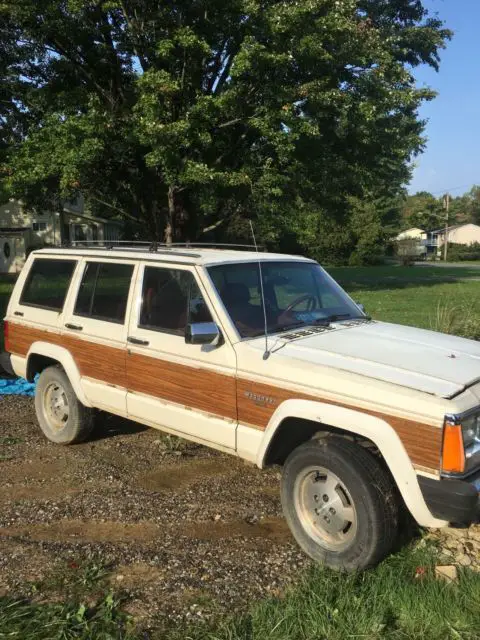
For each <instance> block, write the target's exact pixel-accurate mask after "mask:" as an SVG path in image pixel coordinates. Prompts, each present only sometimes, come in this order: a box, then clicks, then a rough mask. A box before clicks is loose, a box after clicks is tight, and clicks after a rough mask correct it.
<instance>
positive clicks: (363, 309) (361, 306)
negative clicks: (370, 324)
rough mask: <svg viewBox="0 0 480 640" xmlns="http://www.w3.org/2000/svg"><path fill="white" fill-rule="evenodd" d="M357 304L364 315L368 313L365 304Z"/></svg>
mask: <svg viewBox="0 0 480 640" xmlns="http://www.w3.org/2000/svg"><path fill="white" fill-rule="evenodd" d="M355 304H356V305H357V307H358V308H359V309H360V311H361V312H362V313H366V311H365V305H364V304H362V303H361V302H355Z"/></svg>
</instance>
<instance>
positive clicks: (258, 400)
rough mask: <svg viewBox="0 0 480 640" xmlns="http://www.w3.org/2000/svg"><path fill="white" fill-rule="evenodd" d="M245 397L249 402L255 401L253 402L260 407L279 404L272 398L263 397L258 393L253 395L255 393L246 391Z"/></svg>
mask: <svg viewBox="0 0 480 640" xmlns="http://www.w3.org/2000/svg"><path fill="white" fill-rule="evenodd" d="M245 397H246V398H248V399H249V400H253V402H254V403H255V404H257V405H259V406H260V407H265V406H267V405H269V404H277V401H276V400H275V398H272V397H271V396H262V395H260V394H258V393H253V391H245Z"/></svg>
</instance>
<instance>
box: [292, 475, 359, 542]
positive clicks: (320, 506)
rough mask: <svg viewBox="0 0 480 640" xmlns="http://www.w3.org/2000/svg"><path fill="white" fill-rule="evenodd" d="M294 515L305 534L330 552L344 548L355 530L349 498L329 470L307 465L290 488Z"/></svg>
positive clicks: (353, 513)
mask: <svg viewBox="0 0 480 640" xmlns="http://www.w3.org/2000/svg"><path fill="white" fill-rule="evenodd" d="M294 504H295V510H296V512H297V516H298V518H299V520H300V522H301V524H302V526H303V528H304V529H305V531H306V532H307V533H308V535H309V536H310V537H311V538H312V539H313V540H315V542H317V543H318V544H319V545H321V546H322V547H324V548H326V549H329V550H330V551H342V550H343V549H346V548H347V547H348V546H349V545H350V544H351V543H352V541H353V539H354V538H355V535H356V533H357V514H356V510H355V505H354V503H353V500H352V497H351V495H350V493H349V491H348V490H347V488H346V487H345V485H344V484H343V483H342V481H341V480H340V479H339V478H338V476H336V475H335V474H334V473H332V471H330V470H329V469H325V468H324V467H308V468H306V469H304V470H303V471H302V473H300V474H299V476H298V478H297V480H296V482H295V487H294Z"/></svg>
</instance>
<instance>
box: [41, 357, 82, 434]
mask: <svg viewBox="0 0 480 640" xmlns="http://www.w3.org/2000/svg"><path fill="white" fill-rule="evenodd" d="M35 411H36V414H37V419H38V423H39V425H40V428H41V429H42V431H43V433H44V434H45V436H46V437H47V438H48V439H49V440H51V441H52V442H56V443H58V444H73V443H75V442H81V441H82V440H85V439H86V438H88V436H89V435H90V432H91V430H92V428H93V411H92V409H89V408H88V407H85V406H84V405H83V404H81V402H79V400H78V398H77V396H76V395H75V391H74V390H73V388H72V385H71V384H70V381H69V379H68V377H67V375H66V373H65V371H64V370H63V369H62V368H61V367H60V366H54V367H48V368H47V369H44V370H43V371H42V373H41V374H40V377H39V379H38V382H37V388H36V391H35Z"/></svg>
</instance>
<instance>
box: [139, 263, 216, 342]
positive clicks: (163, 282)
mask: <svg viewBox="0 0 480 640" xmlns="http://www.w3.org/2000/svg"><path fill="white" fill-rule="evenodd" d="M190 322H192V323H194V322H212V316H211V315H210V311H209V310H208V307H207V305H206V303H205V300H204V298H203V296H202V293H201V291H200V289H199V287H198V284H197V282H196V280H195V278H194V276H193V274H192V273H190V271H183V270H181V269H165V268H162V267H145V274H144V278H143V290H142V306H141V309H140V321H139V327H141V328H142V329H151V330H153V331H161V332H164V333H171V334H174V335H181V336H183V335H184V334H185V328H186V325H187V323H190Z"/></svg>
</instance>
